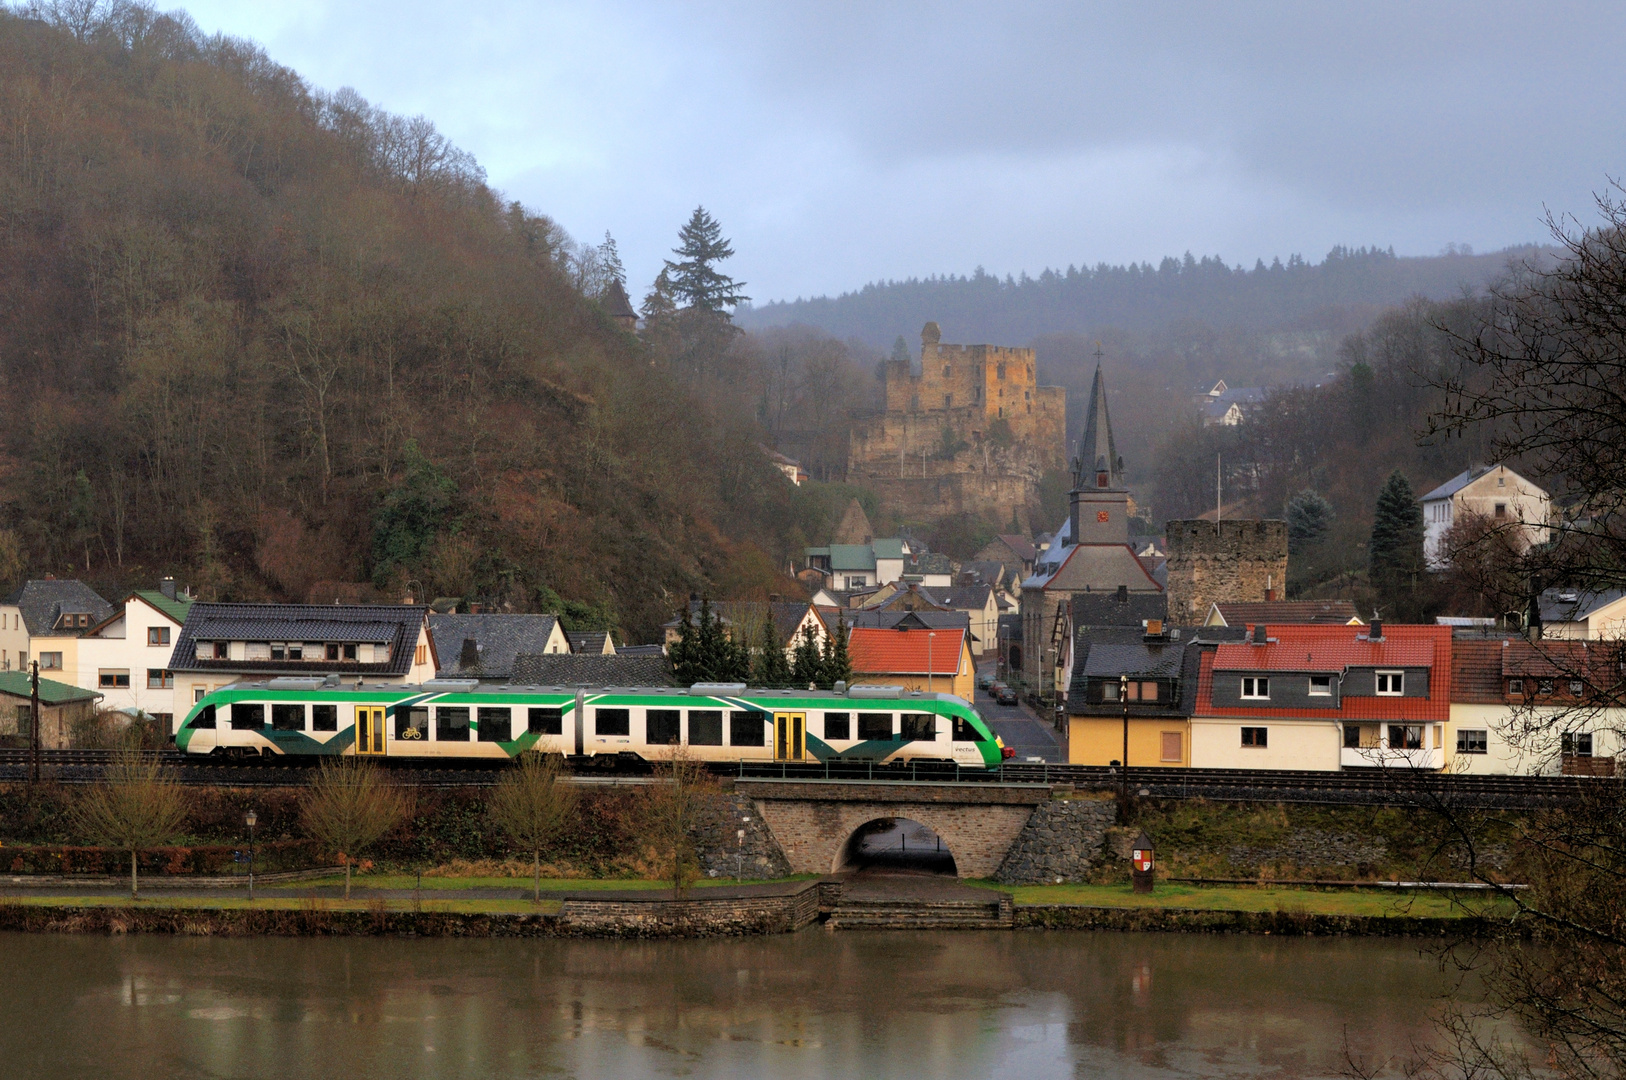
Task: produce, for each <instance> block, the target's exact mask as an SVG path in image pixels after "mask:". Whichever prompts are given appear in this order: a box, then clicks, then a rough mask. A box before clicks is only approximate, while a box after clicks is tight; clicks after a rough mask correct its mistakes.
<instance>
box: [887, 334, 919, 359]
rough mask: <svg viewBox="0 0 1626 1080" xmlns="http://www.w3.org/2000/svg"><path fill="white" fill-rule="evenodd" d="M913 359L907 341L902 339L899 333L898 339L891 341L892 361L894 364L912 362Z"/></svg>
mask: <svg viewBox="0 0 1626 1080" xmlns="http://www.w3.org/2000/svg"><path fill="white" fill-rule="evenodd" d="M914 361H915V358H914V356H913V355H911V354H910V352H909V343H908V342H907V341H905V340H903V335H902V334H899V335H898V340H896V341H894V342H893V343H892V362H893V363H894V364H898V363H902V364H912V363H914Z"/></svg>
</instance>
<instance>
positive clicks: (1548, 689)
mask: <svg viewBox="0 0 1626 1080" xmlns="http://www.w3.org/2000/svg"><path fill="white" fill-rule="evenodd" d="M1552 692H1553V680H1551V679H1537V680H1536V693H1537V694H1540V695H1541V696H1542V697H1549V696H1551V694H1552Z"/></svg>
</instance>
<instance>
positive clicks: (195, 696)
mask: <svg viewBox="0 0 1626 1080" xmlns="http://www.w3.org/2000/svg"><path fill="white" fill-rule="evenodd" d="M208 692H209V688H208V687H207V686H194V687H192V704H194V705H196V704H197V703H198V702H200V701H202V700H203V695H205V694H207V693H208Z"/></svg>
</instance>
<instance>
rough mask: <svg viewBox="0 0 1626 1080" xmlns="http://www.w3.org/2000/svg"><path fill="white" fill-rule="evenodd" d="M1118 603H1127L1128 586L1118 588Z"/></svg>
mask: <svg viewBox="0 0 1626 1080" xmlns="http://www.w3.org/2000/svg"><path fill="white" fill-rule="evenodd" d="M1118 603H1120V604H1127V603H1129V586H1128V585H1120V586H1118Z"/></svg>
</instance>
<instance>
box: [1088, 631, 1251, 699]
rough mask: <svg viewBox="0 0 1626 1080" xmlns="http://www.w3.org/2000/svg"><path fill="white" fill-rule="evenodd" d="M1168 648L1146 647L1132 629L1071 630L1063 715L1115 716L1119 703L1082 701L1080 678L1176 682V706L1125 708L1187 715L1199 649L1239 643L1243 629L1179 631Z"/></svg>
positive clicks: (1193, 695)
mask: <svg viewBox="0 0 1626 1080" xmlns="http://www.w3.org/2000/svg"><path fill="white" fill-rule="evenodd" d="M1177 632H1178V634H1179V637H1178V638H1175V637H1174V636H1173V633H1174V632H1171V634H1170V641H1169V642H1168V644H1161V643H1155V642H1147V641H1146V639H1145V634H1144V632H1143V631H1141V630H1140V629H1139V628H1138V627H1127V626H1107V627H1089V626H1081V627H1077V628H1075V629H1074V631H1073V680H1072V682H1071V683H1070V684H1069V685H1068V688H1067V711H1068V712H1069V713H1070V714H1072V715H1075V716H1085V715H1092V714H1100V715H1118V714H1121V712H1122V710H1123V705H1122V703H1120V702H1113V703H1111V704H1110V705H1091V704H1088V703H1086V701H1085V690H1086V679H1088V678H1092V677H1093V678H1113V677H1115V676H1118V675H1148V676H1152V677H1154V678H1170V677H1171V676H1175V675H1178V677H1179V679H1180V698H1179V700H1178V701H1168V702H1159V703H1158V704H1157V705H1156V706H1147V705H1135V704H1134V703H1133V702H1132V703H1131V709H1132V710H1133V712H1132V715H1136V716H1150V715H1162V716H1190V715H1191V714H1192V712H1193V711H1194V710H1195V709H1196V707H1197V675H1198V672H1199V670H1200V668H1201V665H1202V654H1203V650H1204V649H1209V648H1212V647H1213V646H1214V644H1215V643H1217V642H1221V641H1241V640H1243V639H1244V638H1245V637H1246V634H1247V632H1246V630H1244V629H1241V628H1235V627H1227V626H1201V627H1179V628H1178V629H1177Z"/></svg>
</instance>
